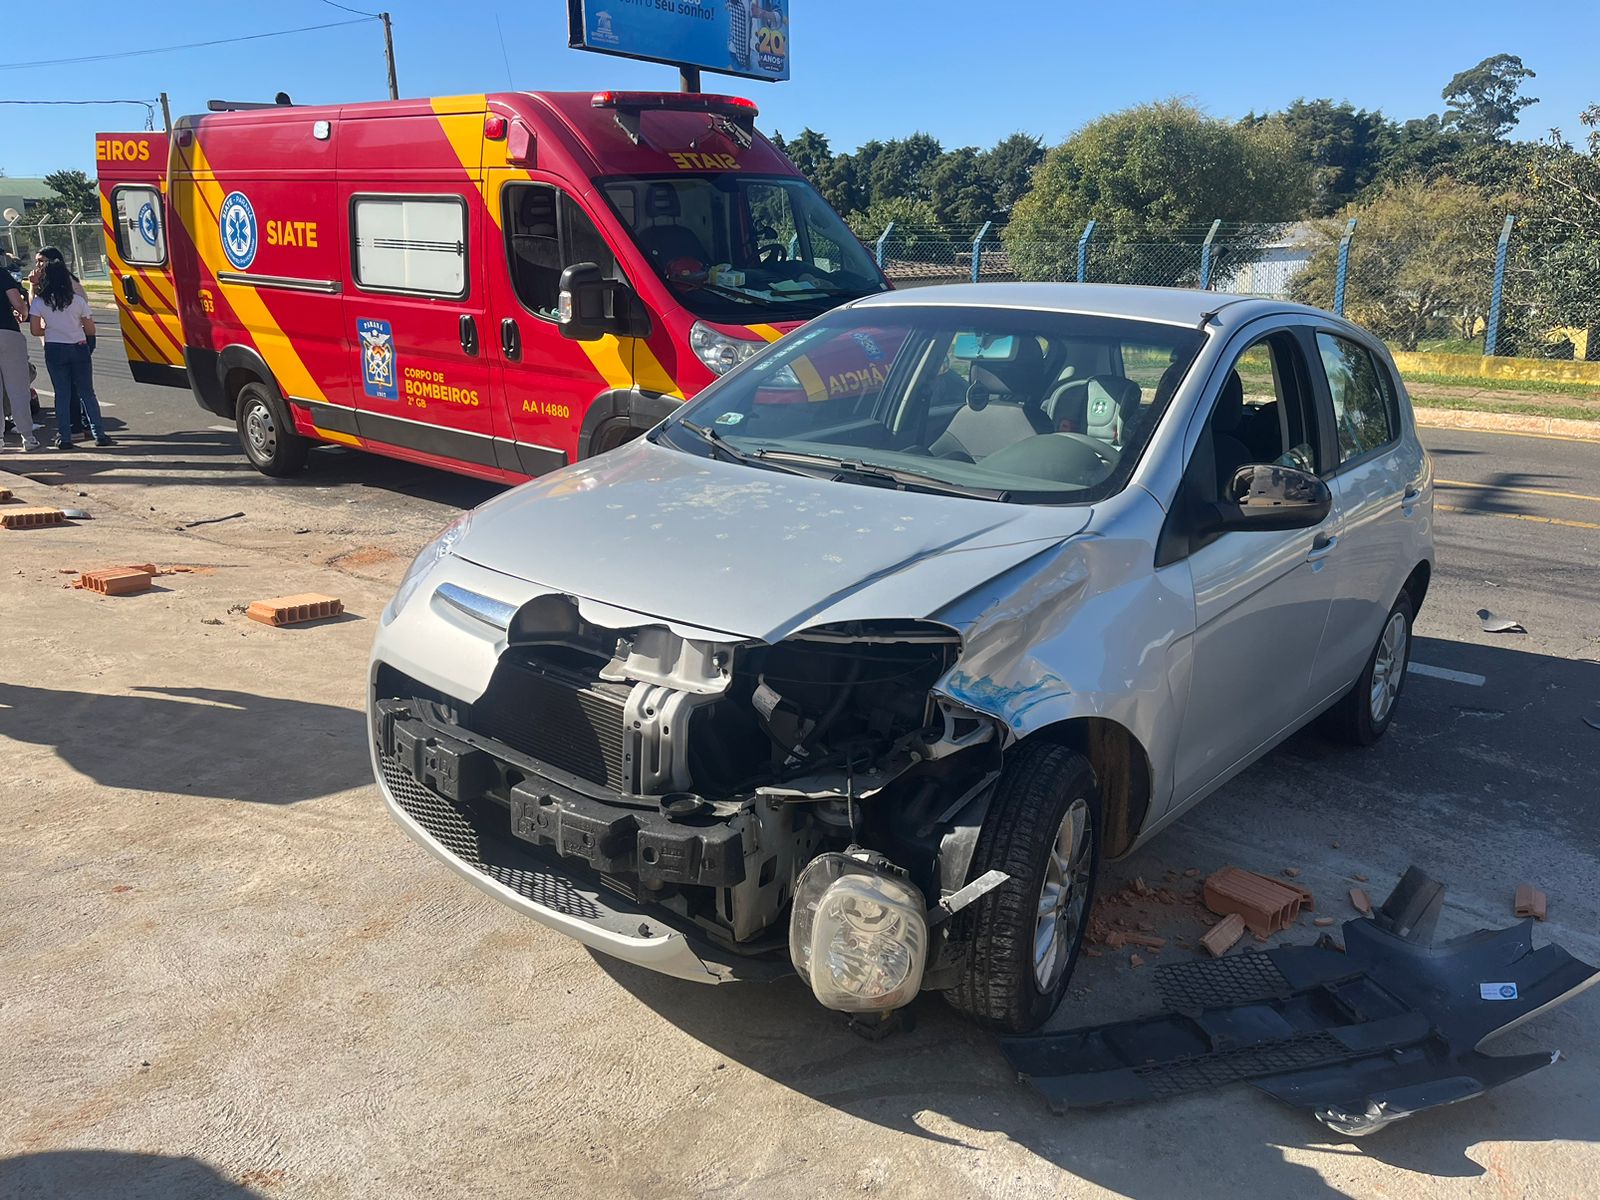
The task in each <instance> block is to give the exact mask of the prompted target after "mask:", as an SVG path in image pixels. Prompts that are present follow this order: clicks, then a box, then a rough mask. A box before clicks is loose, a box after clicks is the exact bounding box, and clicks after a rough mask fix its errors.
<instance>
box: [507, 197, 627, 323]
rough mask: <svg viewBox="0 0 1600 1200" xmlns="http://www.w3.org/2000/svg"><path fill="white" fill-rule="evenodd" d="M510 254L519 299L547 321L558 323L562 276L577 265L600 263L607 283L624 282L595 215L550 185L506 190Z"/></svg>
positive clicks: (513, 280) (512, 277)
mask: <svg viewBox="0 0 1600 1200" xmlns="http://www.w3.org/2000/svg"><path fill="white" fill-rule="evenodd" d="M503 203H504V205H505V212H504V218H505V230H506V254H507V256H508V258H509V260H510V266H511V281H512V284H513V285H514V286H515V288H516V291H517V299H519V300H521V301H522V303H523V304H524V305H526V306H527V308H528V309H529V310H530V311H532V312H534V313H535V314H537V315H538V316H541V317H546V318H548V319H550V320H554V319H555V315H556V299H557V296H558V294H559V292H560V289H561V272H562V271H564V270H566V268H568V267H570V266H572V265H573V264H574V263H580V262H592V263H598V264H599V266H600V273H601V274H602V275H604V276H605V277H606V278H607V279H621V278H622V274H621V272H619V271H618V270H617V260H616V256H615V255H613V254H612V252H611V247H610V246H609V245H607V244H606V240H605V237H604V236H603V235H602V234H601V233H600V231H599V230H598V229H596V228H595V224H594V222H593V221H591V220H590V219H589V214H588V213H586V212H584V211H583V209H581V208H579V207H578V205H577V203H576V201H574V200H573V199H572V198H571V197H569V196H568V195H567V194H566V193H565V192H562V191H560V190H559V189H557V188H555V187H552V186H551V185H549V184H547V183H529V184H522V185H519V186H516V187H508V188H506V189H505V200H504V202H503Z"/></svg>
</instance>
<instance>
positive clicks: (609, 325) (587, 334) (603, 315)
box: [556, 262, 638, 342]
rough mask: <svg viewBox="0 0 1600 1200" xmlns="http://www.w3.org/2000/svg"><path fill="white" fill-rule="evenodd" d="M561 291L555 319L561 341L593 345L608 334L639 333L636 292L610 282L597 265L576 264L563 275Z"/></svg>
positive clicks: (626, 286) (613, 281)
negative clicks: (559, 329) (637, 327)
mask: <svg viewBox="0 0 1600 1200" xmlns="http://www.w3.org/2000/svg"><path fill="white" fill-rule="evenodd" d="M560 288H561V291H560V295H559V297H558V298H557V300H556V315H557V317H558V318H559V319H560V321H561V336H562V337H565V338H570V339H571V340H572V341H575V342H593V341H598V340H599V339H600V338H603V337H605V336H606V335H607V334H608V333H615V334H630V333H636V332H638V331H637V330H636V329H635V325H636V324H637V322H636V320H635V318H634V312H635V310H636V307H637V305H636V301H635V297H634V294H633V289H632V288H630V287H629V286H628V285H627V284H626V283H623V282H621V281H620V280H617V279H607V278H606V277H605V276H604V275H602V274H601V273H600V267H599V265H598V264H597V263H592V262H586V263H573V264H572V265H571V266H570V267H568V268H567V269H566V270H565V271H563V272H561V285H560Z"/></svg>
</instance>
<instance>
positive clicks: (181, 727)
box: [0, 682, 372, 1195]
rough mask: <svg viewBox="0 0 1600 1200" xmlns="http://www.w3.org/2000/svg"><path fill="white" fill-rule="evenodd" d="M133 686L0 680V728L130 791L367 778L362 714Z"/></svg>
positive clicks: (280, 797) (277, 788) (287, 790)
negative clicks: (122, 692) (75, 687)
mask: <svg viewBox="0 0 1600 1200" xmlns="http://www.w3.org/2000/svg"><path fill="white" fill-rule="evenodd" d="M136 691H137V694H135V695H131V696H105V695H97V694H94V693H90V692H73V691H58V690H55V689H51V688H37V687H27V686H24V685H22V684H15V683H5V682H0V735H3V736H5V737H9V738H12V739H14V740H16V741H20V742H33V743H35V744H36V745H40V746H46V747H49V748H51V749H53V750H54V751H55V752H56V754H57V755H58V756H59V757H60V758H61V759H62V760H63V761H65V762H66V763H67V764H68V765H69V766H71V767H72V768H73V769H74V770H76V771H79V772H81V773H82V774H84V775H87V776H89V777H90V778H91V779H93V780H94V781H95V782H96V783H98V784H100V785H102V786H103V787H108V788H122V789H126V790H129V791H153V792H172V793H174V794H176V795H181V796H210V797H215V798H216V799H219V800H241V801H244V802H245V803H249V804H295V803H298V802H299V801H302V800H313V799H316V798H318V797H320V796H329V795H333V794H335V793H337V792H342V791H345V790H347V789H349V788H353V787H359V786H361V785H363V784H368V783H370V782H371V781H372V770H371V766H370V764H369V761H368V758H367V752H366V720H365V718H364V717H363V716H362V714H361V713H359V712H355V711H352V710H351V709H348V708H339V707H336V706H334V705H331V704H315V703H311V702H309V701H305V700H284V699H279V698H278V697H274V696H258V695H253V694H251V693H249V692H236V691H231V690H227V689H221V688H139V689H136ZM3 1194H4V1193H0V1195H3Z"/></svg>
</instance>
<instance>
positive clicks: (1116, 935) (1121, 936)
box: [1105, 929, 1128, 950]
mask: <svg viewBox="0 0 1600 1200" xmlns="http://www.w3.org/2000/svg"><path fill="white" fill-rule="evenodd" d="M1105 942H1106V945H1107V946H1109V947H1111V949H1113V950H1121V949H1122V948H1123V947H1124V946H1126V945H1127V944H1128V935H1127V934H1125V933H1123V932H1122V930H1120V929H1113V930H1112V931H1111V932H1110V933H1108V934H1106V938H1105Z"/></svg>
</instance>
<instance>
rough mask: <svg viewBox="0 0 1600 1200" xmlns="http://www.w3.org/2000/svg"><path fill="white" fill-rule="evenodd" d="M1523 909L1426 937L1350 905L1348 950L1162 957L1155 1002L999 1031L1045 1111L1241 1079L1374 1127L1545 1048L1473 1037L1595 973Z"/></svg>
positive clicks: (1483, 1081) (1494, 1077) (1512, 1021)
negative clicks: (1148, 1009) (1140, 1008)
mask: <svg viewBox="0 0 1600 1200" xmlns="http://www.w3.org/2000/svg"><path fill="white" fill-rule="evenodd" d="M1397 895H1398V893H1397ZM1434 907H1435V909H1436V902H1435V905H1434ZM1424 924H1425V925H1427V926H1428V927H1431V922H1424ZM1532 924H1533V923H1532V922H1531V921H1523V922H1522V923H1521V924H1519V925H1515V926H1512V927H1511V928H1509V929H1501V930H1480V931H1479V932H1477V933H1472V934H1468V935H1467V936H1465V937H1461V938H1457V939H1455V940H1453V941H1450V942H1446V943H1444V944H1442V945H1439V946H1431V945H1422V944H1419V943H1418V942H1416V941H1414V940H1411V939H1409V938H1408V937H1405V936H1401V935H1400V934H1398V933H1395V932H1392V931H1391V930H1390V929H1386V928H1383V927H1382V926H1381V925H1380V924H1379V923H1378V922H1377V921H1372V920H1365V919H1360V920H1354V921H1348V922H1346V923H1345V925H1344V935H1345V943H1346V952H1345V953H1340V952H1339V951H1337V950H1335V949H1331V948H1325V947H1323V946H1320V945H1319V946H1291V947H1285V948H1283V949H1279V950H1269V951H1267V952H1265V953H1246V954H1240V955H1235V956H1233V957H1231V958H1224V959H1218V960H1216V961H1213V962H1188V963H1179V964H1176V965H1173V966H1169V967H1162V968H1160V969H1158V970H1157V972H1156V975H1155V981H1156V984H1157V988H1158V990H1159V991H1160V993H1161V999H1162V1004H1163V1006H1164V1007H1165V1008H1166V1009H1167V1012H1166V1013H1164V1014H1163V1015H1161V1016H1155V1017H1149V1018H1145V1019H1143V1020H1136V1021H1124V1022H1119V1023H1117V1024H1114V1025H1102V1026H1097V1027H1093V1028H1086V1029H1077V1030H1071V1031H1068V1032H1066V1033H1059V1034H1035V1035H1030V1036H1026V1037H1013V1038H1004V1039H1002V1042H1001V1045H1002V1048H1003V1049H1004V1051H1005V1055H1006V1058H1007V1060H1008V1061H1009V1062H1010V1063H1011V1065H1012V1067H1014V1068H1015V1069H1016V1070H1017V1071H1018V1072H1019V1073H1021V1074H1022V1075H1023V1076H1025V1077H1027V1079H1028V1080H1029V1082H1030V1083H1031V1084H1032V1085H1033V1087H1034V1088H1035V1089H1037V1090H1038V1091H1039V1092H1040V1094H1041V1095H1043V1096H1044V1098H1045V1099H1046V1100H1047V1101H1048V1102H1049V1104H1050V1106H1051V1107H1052V1108H1053V1109H1055V1110H1056V1111H1058V1112H1064V1111H1066V1110H1068V1109H1072V1108H1080V1107H1094V1106H1100V1105H1107V1104H1124V1103H1131V1102H1135V1101H1141V1100H1155V1099H1164V1098H1166V1097H1169V1096H1175V1095H1180V1094H1183V1093H1185V1092H1191V1091H1197V1090H1201V1089H1205V1088H1210V1087H1217V1086H1220V1085H1222V1084H1227V1083H1236V1082H1246V1081H1248V1082H1250V1083H1253V1084H1254V1085H1255V1086H1256V1087H1257V1088H1260V1089H1261V1090H1262V1091H1264V1092H1266V1093H1267V1094H1268V1095H1271V1096H1276V1097H1277V1098H1278V1099H1280V1100H1282V1101H1284V1102H1285V1103H1287V1104H1293V1105H1295V1106H1297V1107H1300V1108H1305V1109H1307V1110H1309V1111H1310V1112H1312V1113H1313V1114H1314V1115H1315V1116H1316V1117H1317V1119H1318V1120H1319V1121H1321V1122H1322V1123H1323V1124H1324V1125H1327V1126H1328V1127H1329V1128H1331V1129H1334V1130H1336V1131H1338V1132H1340V1133H1345V1134H1352V1135H1359V1134H1365V1133H1371V1132H1373V1131H1374V1130H1376V1129H1380V1128H1382V1127H1383V1126H1384V1125H1387V1124H1390V1123H1391V1122H1393V1121H1396V1120H1399V1119H1401V1118H1403V1117H1406V1116H1410V1115H1411V1114H1412V1113H1414V1112H1418V1111H1420V1110H1422V1109H1425V1108H1435V1107H1438V1106H1440V1105H1444V1104H1453V1103H1455V1102H1457V1101H1460V1100H1466V1099H1469V1098H1471V1097H1473V1096H1476V1095H1480V1094H1481V1093H1483V1092H1484V1091H1485V1090H1487V1089H1488V1088H1491V1087H1494V1086H1496V1085H1498V1084H1501V1083H1506V1082H1508V1081H1510V1080H1512V1079H1515V1078H1517V1077H1519V1076H1521V1075H1525V1074H1527V1073H1528V1072H1530V1071H1533V1070H1537V1069H1538V1068H1539V1067H1543V1066H1548V1065H1549V1064H1550V1063H1551V1062H1552V1061H1554V1059H1555V1057H1556V1056H1555V1055H1553V1054H1551V1053H1549V1052H1545V1053H1540V1054H1524V1055H1514V1056H1506V1057H1497V1056H1492V1055H1487V1054H1483V1053H1482V1052H1481V1051H1480V1050H1479V1049H1478V1047H1479V1046H1480V1045H1481V1044H1482V1043H1483V1042H1485V1041H1487V1040H1488V1039H1489V1038H1491V1037H1493V1036H1495V1035H1496V1034H1499V1033H1503V1032H1505V1031H1506V1030H1508V1029H1510V1028H1512V1027H1514V1026H1516V1025H1519V1024H1521V1023H1522V1022H1523V1021H1526V1020H1528V1019H1530V1018H1531V1017H1533V1016H1535V1015H1537V1014H1538V1013H1540V1012H1542V1011H1543V1010H1544V1009H1547V1008H1550V1007H1552V1006H1554V1005H1556V1004H1559V1003H1561V1002H1562V1001H1564V1000H1567V999H1569V998H1571V997H1572V996H1574V995H1576V994H1577V993H1578V992H1580V991H1582V990H1583V989H1584V988H1586V987H1589V986H1590V985H1591V984H1593V983H1595V982H1596V980H1597V979H1600V971H1596V969H1595V968H1593V967H1591V966H1589V965H1587V964H1586V963H1583V962H1580V961H1579V960H1577V959H1575V958H1573V957H1572V955H1570V954H1568V953H1567V952H1566V951H1565V950H1563V949H1561V947H1559V946H1545V947H1542V948H1541V949H1538V950H1535V949H1534V947H1533V932H1532Z"/></svg>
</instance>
